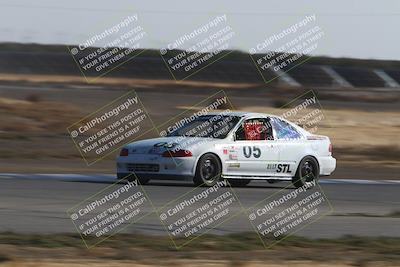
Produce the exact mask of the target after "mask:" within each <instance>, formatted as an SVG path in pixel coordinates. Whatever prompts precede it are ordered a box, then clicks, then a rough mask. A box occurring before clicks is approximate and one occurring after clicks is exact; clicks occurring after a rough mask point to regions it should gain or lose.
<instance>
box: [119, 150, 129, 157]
mask: <svg viewBox="0 0 400 267" xmlns="http://www.w3.org/2000/svg"><path fill="white" fill-rule="evenodd" d="M119 155H120V156H121V157H126V156H128V155H129V151H128V149H127V148H123V149H121V152H119Z"/></svg>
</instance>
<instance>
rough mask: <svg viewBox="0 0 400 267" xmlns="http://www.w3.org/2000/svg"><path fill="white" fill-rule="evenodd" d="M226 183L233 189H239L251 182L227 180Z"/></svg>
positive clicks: (248, 180)
mask: <svg viewBox="0 0 400 267" xmlns="http://www.w3.org/2000/svg"><path fill="white" fill-rule="evenodd" d="M228 182H229V184H230V185H231V186H233V187H241V186H246V185H248V184H249V183H250V182H251V180H250V179H228Z"/></svg>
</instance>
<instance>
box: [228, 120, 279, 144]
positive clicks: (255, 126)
mask: <svg viewBox="0 0 400 267" xmlns="http://www.w3.org/2000/svg"><path fill="white" fill-rule="evenodd" d="M272 132H273V131H272V126H271V123H270V122H269V120H268V119H264V118H261V119H249V120H246V121H244V122H243V123H242V124H241V126H240V127H239V128H238V129H237V131H236V133H235V137H236V140H253V141H256V140H273V139H274V138H273V134H272Z"/></svg>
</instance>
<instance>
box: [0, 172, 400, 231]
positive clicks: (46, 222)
mask: <svg viewBox="0 0 400 267" xmlns="http://www.w3.org/2000/svg"><path fill="white" fill-rule="evenodd" d="M113 182H114V177H113V176H111V175H73V174H70V175H67V174H50V175H30V174H23V175H18V174H0V215H1V216H0V217H1V219H0V232H5V231H11V232H16V233H37V234H49V233H75V232H76V229H75V227H74V225H73V223H72V220H71V219H70V218H69V217H68V215H67V213H66V211H67V210H68V209H70V208H71V207H73V206H75V205H76V204H78V203H79V202H81V201H83V200H85V199H87V198H88V197H90V196H92V195H94V194H96V193H97V192H99V191H101V190H103V189H104V188H106V187H107V186H110V185H112V184H113ZM287 186H290V183H288V182H280V183H276V184H268V183H267V182H265V181H257V182H254V181H253V182H251V183H250V184H249V185H248V186H247V187H242V188H234V190H235V192H236V194H237V196H238V198H239V199H240V201H241V202H242V205H243V206H244V208H248V207H250V206H252V205H254V203H257V202H259V201H260V200H262V199H265V198H267V197H268V196H271V195H272V194H274V193H276V192H282V191H281V190H283V192H290V190H293V189H290V188H289V189H285V187H287ZM320 186H321V188H322V189H323V191H324V193H325V195H326V197H327V199H329V201H330V203H331V205H332V207H333V211H332V213H330V214H329V215H327V216H324V217H322V218H320V219H319V220H317V221H316V222H314V223H312V224H309V225H307V226H306V227H304V228H303V229H302V230H300V231H298V232H297V233H296V235H302V236H306V237H311V238H333V237H340V236H343V235H356V236H390V237H394V236H396V237H400V216H399V213H400V208H399V207H400V183H399V181H393V180H384V181H370V180H346V179H343V180H341V179H335V180H333V179H325V180H324V179H322V180H321V182H320ZM143 188H144V189H145V191H146V193H147V195H148V197H149V198H150V199H151V201H152V203H153V205H154V207H155V208H156V209H159V208H161V207H162V206H164V205H165V203H167V202H169V201H172V200H174V199H176V198H178V197H179V196H181V195H183V194H185V193H187V192H189V191H190V190H192V189H193V188H194V187H193V185H192V184H191V183H189V182H177V181H152V182H151V183H150V184H149V185H145V186H144V187H143ZM224 190H225V189H224ZM226 190H227V189H226ZM248 231H254V230H253V229H252V227H251V224H250V223H249V220H248V217H246V216H244V215H243V216H242V215H240V216H235V218H234V219H231V220H229V221H228V222H226V223H224V224H222V225H220V226H218V227H216V228H214V229H212V230H210V232H209V233H215V234H229V233H238V232H248ZM123 232H129V233H136V232H140V233H146V234H156V235H165V234H166V232H165V230H164V227H163V226H162V224H161V223H160V220H159V218H158V216H157V215H156V213H154V212H151V211H150V210H149V215H148V216H146V217H145V218H143V219H142V220H140V221H139V222H137V223H134V224H130V225H129V226H127V227H126V228H125V229H124V230H123Z"/></svg>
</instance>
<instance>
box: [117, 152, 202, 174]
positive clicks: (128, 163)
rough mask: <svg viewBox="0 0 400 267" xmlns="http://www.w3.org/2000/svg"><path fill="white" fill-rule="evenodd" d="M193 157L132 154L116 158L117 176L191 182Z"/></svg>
mask: <svg viewBox="0 0 400 267" xmlns="http://www.w3.org/2000/svg"><path fill="white" fill-rule="evenodd" d="M195 163H196V159H195V157H180V158H167V157H162V156H161V155H151V154H133V155H129V156H125V157H118V158H117V176H118V179H122V178H124V177H126V176H128V175H130V174H132V173H134V174H135V175H136V176H137V177H140V178H148V179H157V180H158V179H160V180H192V179H193V177H194V173H195V167H194V166H195Z"/></svg>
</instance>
